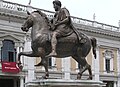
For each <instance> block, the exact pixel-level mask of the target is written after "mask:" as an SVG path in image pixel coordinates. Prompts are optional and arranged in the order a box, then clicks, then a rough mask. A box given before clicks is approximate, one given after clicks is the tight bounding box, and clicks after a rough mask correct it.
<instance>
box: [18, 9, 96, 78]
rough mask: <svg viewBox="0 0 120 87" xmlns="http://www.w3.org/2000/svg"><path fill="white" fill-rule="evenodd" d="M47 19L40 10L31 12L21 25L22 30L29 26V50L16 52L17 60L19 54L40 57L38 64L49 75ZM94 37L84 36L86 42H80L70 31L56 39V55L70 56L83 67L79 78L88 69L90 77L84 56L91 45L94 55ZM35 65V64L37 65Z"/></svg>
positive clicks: (90, 73) (49, 46)
mask: <svg viewBox="0 0 120 87" xmlns="http://www.w3.org/2000/svg"><path fill="white" fill-rule="evenodd" d="M48 21H49V20H48V19H47V18H46V16H45V14H43V13H42V12H40V11H39V12H37V11H35V12H32V13H31V14H30V15H29V16H28V18H27V20H26V22H25V23H24V25H23V26H22V30H23V31H26V32H27V31H28V29H29V28H30V27H32V30H31V39H32V42H31V48H32V51H30V52H20V53H19V54H18V61H19V62H20V56H21V55H24V56H29V57H41V59H42V60H41V62H40V63H39V64H38V65H43V66H44V67H45V71H46V76H49V73H48V64H47V61H48V58H47V57H46V56H47V55H48V54H49V53H50V52H51V43H50V38H49V37H50V34H51V33H52V31H50V30H49V22H48ZM95 46H96V39H95V38H94V39H89V38H88V37H87V36H86V43H84V44H80V43H79V42H78V39H77V36H76V34H75V33H72V34H71V35H70V36H68V37H62V38H59V39H58V44H57V46H56V51H57V54H58V55H57V57H58V58H63V57H68V56H72V58H73V59H75V60H76V61H77V62H78V63H79V64H80V65H81V66H83V69H82V70H81V71H80V72H79V73H78V78H81V75H82V73H83V72H84V71H85V70H87V69H88V71H89V79H92V71H91V66H90V65H89V64H88V63H87V61H86V59H85V57H86V56H87V55H88V53H89V52H90V50H91V47H93V54H94V56H95V57H96V52H95V51H96V50H95ZM38 65H37V66H38Z"/></svg>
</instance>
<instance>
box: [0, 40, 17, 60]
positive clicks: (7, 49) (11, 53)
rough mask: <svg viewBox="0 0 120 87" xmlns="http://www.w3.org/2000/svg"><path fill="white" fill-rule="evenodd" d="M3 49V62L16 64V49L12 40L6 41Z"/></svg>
mask: <svg viewBox="0 0 120 87" xmlns="http://www.w3.org/2000/svg"><path fill="white" fill-rule="evenodd" d="M2 44H3V46H2V47H1V61H7V62H16V49H15V48H14V42H13V41H12V40H8V39H5V40H3V42H2Z"/></svg>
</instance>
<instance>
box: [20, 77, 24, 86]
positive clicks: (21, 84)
mask: <svg viewBox="0 0 120 87" xmlns="http://www.w3.org/2000/svg"><path fill="white" fill-rule="evenodd" d="M20 87H24V77H22V76H21V77H20Z"/></svg>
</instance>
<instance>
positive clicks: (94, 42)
mask: <svg viewBox="0 0 120 87" xmlns="http://www.w3.org/2000/svg"><path fill="white" fill-rule="evenodd" d="M91 42H92V51H93V55H94V57H95V59H96V57H97V56H96V47H97V40H96V38H91Z"/></svg>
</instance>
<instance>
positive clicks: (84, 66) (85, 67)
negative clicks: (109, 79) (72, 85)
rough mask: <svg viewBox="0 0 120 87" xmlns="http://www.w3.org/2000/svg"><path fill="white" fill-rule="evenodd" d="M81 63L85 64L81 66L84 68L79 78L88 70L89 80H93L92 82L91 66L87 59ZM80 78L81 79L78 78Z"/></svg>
mask: <svg viewBox="0 0 120 87" xmlns="http://www.w3.org/2000/svg"><path fill="white" fill-rule="evenodd" d="M81 61H82V62H84V64H81V66H83V68H82V69H81V70H80V71H79V73H78V76H79V75H80V76H82V74H83V73H84V72H85V71H86V70H88V72H89V78H88V79H91V80H92V71H91V66H90V65H89V64H88V63H87V61H86V59H82V60H81ZM85 62H86V64H85ZM78 78H79V77H78Z"/></svg>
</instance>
